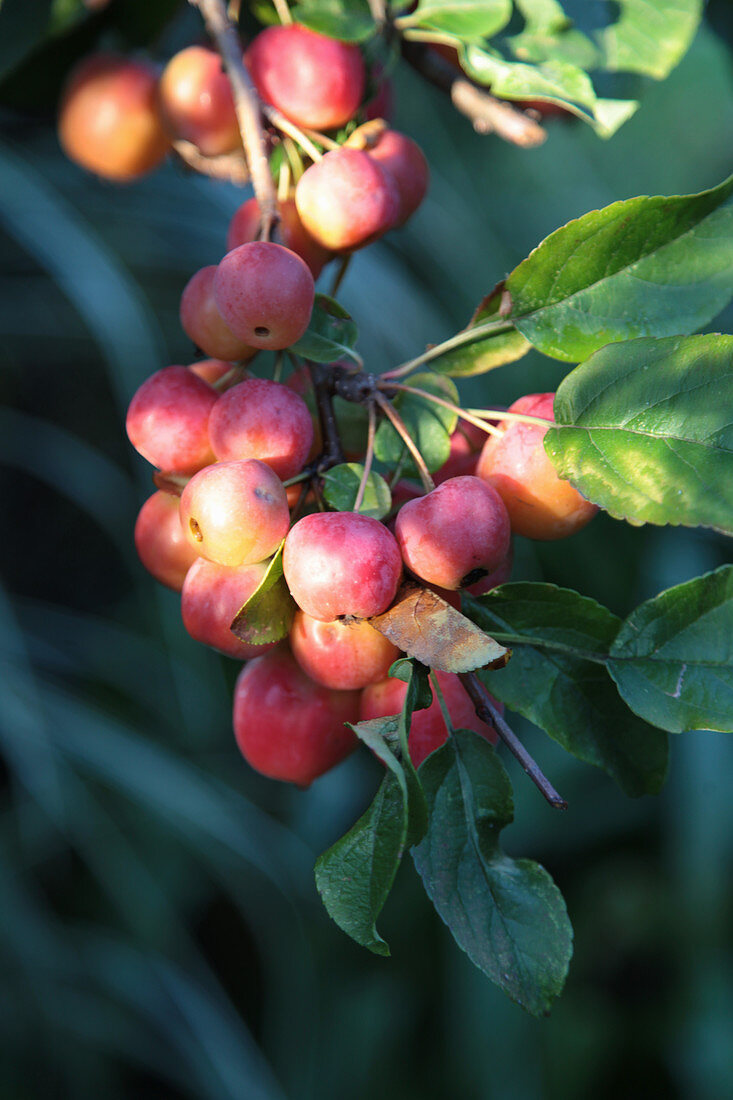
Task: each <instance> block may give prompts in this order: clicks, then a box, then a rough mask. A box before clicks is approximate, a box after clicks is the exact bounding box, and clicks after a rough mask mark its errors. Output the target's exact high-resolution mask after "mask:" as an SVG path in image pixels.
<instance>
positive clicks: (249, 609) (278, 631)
mask: <svg viewBox="0 0 733 1100" xmlns="http://www.w3.org/2000/svg"><path fill="white" fill-rule="evenodd" d="M284 545H285V540H284V539H283V541H282V542H281V543H280V546H279V547H278V549H277V552H276V553H275V555H274V557H273V558H272V560H271V561H270V564H269V565H268V567H267V572H266V573H265V575H264V577H263V578H262V580H261V581H260V584H259V587H258V588H256V589H255V591H254V592H253V593H252V595H251V596H250V598H249V599H248V600H247V602H246V603H245V604H244V605H243V606H242V607H240V609H239V611H238V612H237V614H236V615H235V617H234V620H233V622H232V625H231V631H232V634H236V636H237V637H238V638H240V639H241V640H242V641H243V642H249V643H250V644H251V645H267V644H268V643H270V642H279V641H280V639H281V638H285V637H287V635H288V633H289V631H290V627H291V626H292V624H293V616H294V615H295V609H296V605H295V601H294V600H293V597H292V596H291V595H290V591H289V589H288V586H287V584H286V583H285V578H284V576H283V562H282V558H283V546H284Z"/></svg>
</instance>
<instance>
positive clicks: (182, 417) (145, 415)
mask: <svg viewBox="0 0 733 1100" xmlns="http://www.w3.org/2000/svg"><path fill="white" fill-rule="evenodd" d="M218 396H219V395H218V393H217V392H216V390H214V389H212V387H211V386H210V385H209V384H208V382H204V380H203V379H202V378H198V377H197V376H196V374H194V373H193V372H192V371H190V370H189V369H188V368H187V367H164V368H163V369H162V370H159V371H156V372H155V374H151V376H150V377H149V378H147V379H146V380H145V381H144V382H143V384H142V385H141V386H140V388H139V389H138V390H137V392H136V393H135V395H134V397H133V399H132V401H131V402H130V407H129V409H128V410H127V421H126V427H127V435H128V437H129V440H130V442H131V443H132V445H133V447H134V448H135V450H136V451H138V452H139V453H140V454H141V455H142V456H143V458H146V459H147V460H148V462H152V464H153V466H157V467H158V469H159V470H167V471H174V472H175V473H179V474H195V473H196V471H197V470H200V469H202V468H203V467H204V466H208V465H209V463H211V462H213V461H214V453H213V451H212V450H211V445H210V443H209V427H208V425H209V413H210V412H211V410H212V409H213V407H214V405H215V403H216V400H217V398H218Z"/></svg>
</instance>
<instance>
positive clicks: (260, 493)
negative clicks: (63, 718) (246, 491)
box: [254, 485, 272, 501]
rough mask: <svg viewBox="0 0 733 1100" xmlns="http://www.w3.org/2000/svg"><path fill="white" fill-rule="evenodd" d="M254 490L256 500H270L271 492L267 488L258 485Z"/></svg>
mask: <svg viewBox="0 0 733 1100" xmlns="http://www.w3.org/2000/svg"><path fill="white" fill-rule="evenodd" d="M254 492H255V496H256V497H257V499H258V500H266V501H271V500H272V493H270V492H269V491H268V490H267V489H263V488H261V487H260V486H259V485H258V486H257V487H256V489H255V491H254Z"/></svg>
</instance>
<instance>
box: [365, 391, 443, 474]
mask: <svg viewBox="0 0 733 1100" xmlns="http://www.w3.org/2000/svg"><path fill="white" fill-rule="evenodd" d="M374 400H375V401H376V403H377V404H378V405H379V407H380V409H381V410H382V412H383V413H384V415H385V416H386V417H387V419H388V420H389V422H390V424H391V425H392V427H393V428H394V430H395V431H396V432H397V434H398V436H399V437H400V439H401V440H402V442H403V443H404V444H405V446H406V447H407V450H408V451H409V452H410V454H411V456H412V461H413V462H414V463H415V466H416V467H417V472H418V474H419V475H420V480H421V481H422V483H423V486H424V487H425V492H426V493H431V492H432V491H433V489H434V488H435V482H434V481H433V479H432V478H431V476H430V471H429V470H428V468H427V466H426V465H425V459H424V458H423V456H422V455H421V454H420V452H419V450H418V449H417V444H416V443H415V441H414V439H413V438H412V436H411V435H410V433H409V432H408V430H407V425H406V424H405V422H404V420H403V419H402V417H401V416H400V414H399V413H398V412H397V410H396V409H395V407H394V406H393V405H392V403H391V401H388V400H387V398H386V397H385V396H384V394H382V393H379V392H378V391H377V392H376V393H375V394H374Z"/></svg>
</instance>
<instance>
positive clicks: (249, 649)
mask: <svg viewBox="0 0 733 1100" xmlns="http://www.w3.org/2000/svg"><path fill="white" fill-rule="evenodd" d="M179 526H180V523H179ZM266 572H267V566H266V565H265V563H264V562H259V563H256V564H254V565H239V566H236V567H234V568H232V567H231V566H228V565H219V564H217V562H213V561H207V560H206V559H205V558H197V559H196V561H195V562H194V563H193V565H192V566H191V568H190V569H189V571H188V573H187V575H186V579H185V581H184V583H183V589H182V591H181V616H182V618H183V625H184V627H185V628H186V630H187V631H188V633H189V634H190V635H191V637H192V638H194V639H195V640H196V641H197V642H203V644H204V645H208V646H211V647H212V648H213V649H218V650H219V652H220V653H224V654H225V655H226V656H227V657H234V658H236V659H237V660H238V661H247V660H249V658H250V657H261V656H262V654H263V653H266V652H267V650H268V649H272V648H273V645H274V644H275V643H271V644H270V645H251V644H250V643H248V642H242V641H240V640H239V638H237V636H236V635H235V634H232V632H231V629H230V627H231V624H232V622H233V620H234V617H235V615H236V614H237V612H238V611H239V609H240V608H241V607H242V605H243V604H245V603H246V602H247V600H248V599H249V597H250V596H251V595H252V593H253V592H254V591H255V589H256V588H258V587H259V584H260V582H261V580H262V578H263V577H264V575H265V573H266Z"/></svg>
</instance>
